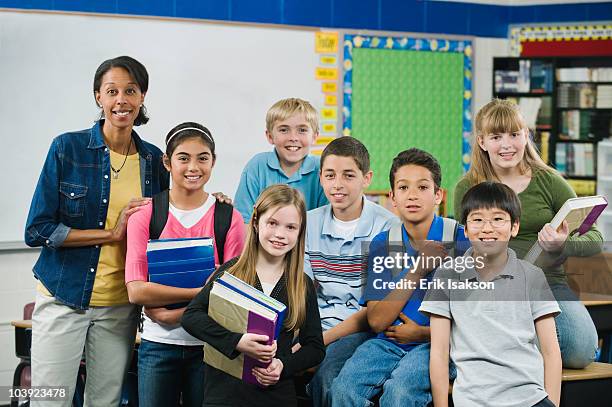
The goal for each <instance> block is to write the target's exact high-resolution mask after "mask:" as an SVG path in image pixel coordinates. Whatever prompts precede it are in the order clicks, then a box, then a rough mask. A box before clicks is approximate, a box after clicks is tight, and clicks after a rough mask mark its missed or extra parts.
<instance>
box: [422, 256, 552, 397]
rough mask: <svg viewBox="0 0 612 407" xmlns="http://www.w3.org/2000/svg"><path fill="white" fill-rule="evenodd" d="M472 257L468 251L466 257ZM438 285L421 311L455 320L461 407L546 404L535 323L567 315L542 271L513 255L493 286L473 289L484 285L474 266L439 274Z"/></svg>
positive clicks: (455, 386) (453, 337) (453, 352)
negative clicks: (550, 315)
mask: <svg viewBox="0 0 612 407" xmlns="http://www.w3.org/2000/svg"><path fill="white" fill-rule="evenodd" d="M472 253H473V251H472V249H470V250H468V251H467V252H466V253H465V255H464V258H471V257H472V256H473V255H472ZM469 263H470V262H466V263H464V264H469ZM472 264H473V262H472ZM455 269H457V267H455ZM433 280H434V281H436V280H437V281H438V284H439V287H436V288H430V289H429V290H428V291H427V294H426V295H425V299H424V300H423V303H422V304H421V307H420V308H419V311H421V312H425V313H430V314H435V315H440V316H443V317H446V318H449V319H451V321H452V322H451V336H450V347H451V349H450V357H451V359H452V360H453V362H454V363H455V365H456V367H457V379H456V380H455V383H454V384H453V402H454V404H455V406H457V407H464V406H469V407H473V406H483V407H484V406H496V407H524V406H531V405H534V404H536V403H537V402H539V401H540V400H542V399H544V398H545V397H546V396H547V394H546V392H545V390H544V362H543V359H542V355H541V354H540V351H539V350H538V347H537V334H536V330H535V324H534V321H535V320H536V319H538V318H540V317H542V316H544V315H548V314H554V315H556V314H558V313H559V312H560V309H559V306H558V304H557V302H556V301H555V299H554V297H553V295H552V292H551V291H550V288H549V287H548V284H547V283H546V278H545V277H544V273H543V272H542V270H541V269H539V268H537V267H535V266H533V265H532V264H529V263H527V262H524V261H522V260H519V259H517V258H516V254H515V253H514V251H512V249H508V263H507V264H506V267H505V268H504V270H503V271H502V272H501V273H500V274H499V275H498V276H496V277H495V278H494V279H493V280H492V281H491V282H492V283H493V284H494V287H490V286H489V287H488V288H484V289H483V288H474V287H473V286H474V285H476V284H480V285H481V286H482V285H485V284H484V282H481V281H480V279H479V275H478V273H477V272H476V271H475V270H474V268H473V267H471V268H465V271H463V272H462V273H459V272H457V271H455V270H454V269H448V268H440V269H438V270H437V271H436V274H435V276H434V279H433ZM451 284H455V285H454V286H451ZM465 285H468V287H467V288H466V287H465ZM469 285H472V287H469ZM461 286H463V288H462V287H461Z"/></svg>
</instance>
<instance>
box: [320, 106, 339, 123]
mask: <svg viewBox="0 0 612 407" xmlns="http://www.w3.org/2000/svg"><path fill="white" fill-rule="evenodd" d="M321 117H322V118H323V119H326V120H335V119H336V118H337V117H338V109H336V108H335V107H328V108H325V109H321Z"/></svg>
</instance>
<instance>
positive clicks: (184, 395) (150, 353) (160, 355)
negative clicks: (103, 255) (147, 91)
mask: <svg viewBox="0 0 612 407" xmlns="http://www.w3.org/2000/svg"><path fill="white" fill-rule="evenodd" d="M215 161H216V154H215V141H214V140H213V137H212V134H211V133H210V131H209V130H208V129H207V128H206V127H204V126H202V125H201V124H198V123H193V122H186V123H181V124H179V125H178V126H176V127H174V128H173V129H172V130H170V132H169V133H168V135H167V136H166V154H165V155H164V159H163V162H164V165H165V167H166V169H167V170H168V171H169V172H170V175H171V177H172V189H170V191H169V192H168V198H169V199H168V201H169V203H168V213H167V215H168V217H167V221H166V223H165V225H163V229H162V231H161V233H160V235H159V237H160V238H162V239H168V238H193V237H203V236H211V237H215V238H216V236H214V235H215V227H214V223H215V216H216V213H217V210H218V208H219V206H218V205H217V204H216V202H215V201H216V200H215V197H214V196H213V195H212V194H209V193H208V192H206V191H205V190H204V186H205V185H206V183H207V182H208V180H209V179H210V176H211V174H212V170H213V167H214V165H215ZM158 197H160V195H157V196H155V197H154V198H153V199H154V201H155V200H156V199H159V198H158ZM230 209H231V221H230V222H229V229H227V233H226V235H225V244H224V245H223V251H221V250H219V248H218V247H216V246H215V264H219V263H220V262H221V261H220V260H221V259H220V258H219V257H220V253H221V252H223V256H224V257H225V258H228V259H230V258H232V257H234V256H237V255H238V254H239V253H240V252H241V251H242V247H243V244H244V223H243V221H242V217H241V216H240V213H239V212H238V211H237V210H236V209H233V208H230ZM219 212H221V211H220V210H219ZM152 213H153V208H152V205H151V204H149V205H146V206H144V207H143V208H142V209H141V210H140V211H138V212H136V213H135V214H134V215H132V216H131V217H130V219H129V222H128V230H127V234H128V243H127V259H126V266H125V281H126V284H127V290H128V295H129V299H130V302H132V303H134V304H140V305H144V306H145V315H146V316H145V318H144V321H143V329H142V334H141V338H142V339H141V344H140V348H139V350H138V398H139V405H140V406H141V407H155V406H160V407H165V406H176V405H178V404H179V400H182V405H183V406H192V407H200V406H201V405H202V400H203V397H204V392H203V383H204V363H203V356H204V355H203V352H202V346H203V342H202V341H201V340H199V339H197V338H194V337H193V336H191V335H189V334H188V333H187V332H185V330H184V329H183V328H181V326H180V318H181V316H182V314H183V311H184V310H185V307H183V308H178V309H166V308H165V306H166V305H169V304H175V303H181V302H184V303H187V302H189V301H190V300H191V299H192V298H193V297H194V296H195V295H196V294H197V293H198V292H199V291H200V290H201V288H193V289H188V288H177V287H171V286H166V285H161V284H156V283H151V282H148V263H147V242H148V240H149V238H150V231H151V230H152V229H151V228H150V222H151V216H152ZM153 233H155V232H153ZM215 240H216V241H217V239H215Z"/></svg>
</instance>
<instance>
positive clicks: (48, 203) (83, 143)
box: [25, 56, 168, 406]
mask: <svg viewBox="0 0 612 407" xmlns="http://www.w3.org/2000/svg"><path fill="white" fill-rule="evenodd" d="M148 82H149V78H148V74H147V71H146V69H145V67H144V66H143V65H142V64H141V63H140V62H138V61H136V60H135V59H133V58H131V57H128V56H121V57H117V58H113V59H109V60H107V61H104V62H103V63H102V64H101V65H100V67H99V68H98V69H97V71H96V73H95V76H94V85H93V94H94V99H95V101H96V104H97V106H98V107H99V108H100V109H101V118H100V120H99V121H97V122H96V123H95V124H94V125H93V127H92V128H90V129H86V130H81V131H76V132H69V133H65V134H62V135H60V136H58V137H56V138H55V139H54V140H53V142H52V143H51V147H50V149H49V152H48V154H47V158H46V161H45V163H44V166H43V169H42V172H41V174H40V178H39V180H38V184H37V186H36V190H35V192H34V197H33V199H32V204H31V206H30V212H29V214H28V219H27V222H26V231H25V241H26V243H27V244H28V245H29V246H32V247H37V246H41V247H42V251H41V253H40V257H39V258H38V261H37V262H36V265H35V266H34V275H35V276H36V278H37V279H38V280H39V284H38V294H37V297H36V306H35V308H34V313H33V316H32V386H51V387H54V388H55V387H58V386H65V387H66V388H68V389H69V391H68V397H67V398H66V399H65V400H64V401H62V402H58V401H53V406H58V405H64V406H69V405H71V401H72V395H73V394H74V390H75V382H76V377H77V372H78V369H79V365H80V363H81V359H82V357H83V353H84V354H85V360H86V364H87V381H86V385H85V404H86V405H104V406H116V405H118V404H119V402H120V396H121V387H122V383H123V378H124V376H125V372H126V370H127V367H128V365H129V362H130V356H131V352H132V348H133V346H134V337H135V333H136V325H137V322H138V319H139V311H138V307H136V306H135V305H132V304H130V302H129V299H128V293H127V290H126V287H125V282H124V280H125V278H124V268H125V254H126V243H125V235H126V229H127V222H128V218H129V217H130V215H132V214H133V213H134V212H135V211H137V210H138V209H139V207H140V206H142V205H144V204H146V203H148V202H149V199H150V198H146V197H151V196H152V195H154V194H156V193H158V192H159V191H161V190H163V189H166V188H167V187H168V174H167V172H166V170H165V169H164V167H163V165H162V160H161V158H162V152H161V151H160V150H159V149H158V148H157V147H155V146H154V145H152V144H149V143H147V142H145V141H143V140H141V139H140V137H139V136H138V134H136V132H135V131H134V130H133V128H134V126H138V125H140V124H144V123H146V122H147V120H148V118H147V117H146V115H145V109H144V99H145V95H146V92H147V90H148V86H149V83H148ZM38 403H41V404H38ZM32 405H43V403H42V402H34V401H33V402H32Z"/></svg>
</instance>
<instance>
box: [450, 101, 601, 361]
mask: <svg viewBox="0 0 612 407" xmlns="http://www.w3.org/2000/svg"><path fill="white" fill-rule="evenodd" d="M474 130H475V137H474V144H473V146H472V160H471V166H470V170H469V171H468V172H467V174H466V175H465V176H464V177H463V179H461V180H460V181H459V183H458V184H457V186H456V187H455V197H454V210H455V212H454V213H455V214H457V213H461V208H460V206H461V200H462V199H463V196H464V195H465V193H466V191H467V190H468V189H469V188H470V187H472V186H474V185H476V184H479V183H480V182H483V181H496V182H501V183H503V184H506V185H507V186H509V187H510V188H511V189H512V190H514V192H516V193H517V195H518V197H519V200H520V202H521V209H522V213H523V215H522V216H521V224H520V228H519V232H518V235H517V236H516V238H514V239H512V240H513V241H514V242H513V243H511V245H512V246H513V248H515V250H516V251H517V254H519V256H520V257H522V256H523V255H524V254H525V252H526V251H527V250H528V249H529V248H530V247H531V245H532V244H533V243H534V242H536V241H537V242H539V244H540V245H541V246H542V248H543V249H544V251H545V252H547V253H548V254H549V255H550V256H549V257H550V258H553V259H558V258H560V256H561V255H563V256H588V255H591V254H594V253H596V252H597V251H599V250H600V247H601V243H602V241H603V239H602V236H601V233H600V232H599V231H598V230H597V229H596V228H595V227H594V226H593V227H592V228H591V229H590V230H589V231H588V232H587V233H585V234H583V235H581V236H577V235H569V233H568V232H569V231H568V227H567V223H566V222H564V224H563V225H562V226H561V228H559V229H558V230H554V229H553V228H552V227H551V226H550V224H549V222H550V221H551V219H552V218H553V217H554V216H555V214H556V213H557V211H558V210H559V209H560V208H561V206H562V205H563V204H564V203H565V201H567V200H568V199H569V198H575V197H576V194H575V192H574V191H573V189H572V187H571V186H570V185H569V184H568V183H567V181H565V180H564V179H563V177H561V175H559V173H558V172H557V171H556V170H554V169H553V168H551V167H549V166H548V165H546V163H545V162H544V161H542V159H541V158H540V155H539V154H538V151H537V149H536V147H535V146H534V144H533V140H532V139H531V136H530V132H529V129H528V128H527V124H526V122H525V119H524V117H523V115H522V114H521V112H520V111H519V109H518V106H517V105H516V104H514V103H512V102H510V101H507V100H500V99H494V100H493V101H491V102H489V103H488V104H486V105H485V106H484V107H482V108H481V109H480V110H479V111H478V113H477V114H476V119H475V123H474ZM543 270H544V273H545V275H546V278H547V280H548V283H549V285H550V288H551V290H552V292H553V294H554V296H555V298H556V299H557V301H558V303H559V307H560V308H561V313H560V314H559V315H558V316H557V317H556V318H555V323H556V326H557V337H558V339H559V346H560V348H561V355H562V360H563V367H568V368H575V369H579V368H583V367H585V366H586V365H588V364H589V363H591V362H592V361H593V360H594V359H595V352H596V351H597V331H596V330H595V325H594V324H593V321H592V320H591V317H590V315H589V313H588V311H587V310H586V308H585V307H584V305H582V303H581V302H580V301H579V300H578V298H577V297H576V295H575V294H574V293H573V291H572V290H571V289H570V287H569V286H568V284H567V279H566V275H565V272H564V270H563V267H562V266H561V265H560V264H553V265H549V266H546V267H543Z"/></svg>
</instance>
